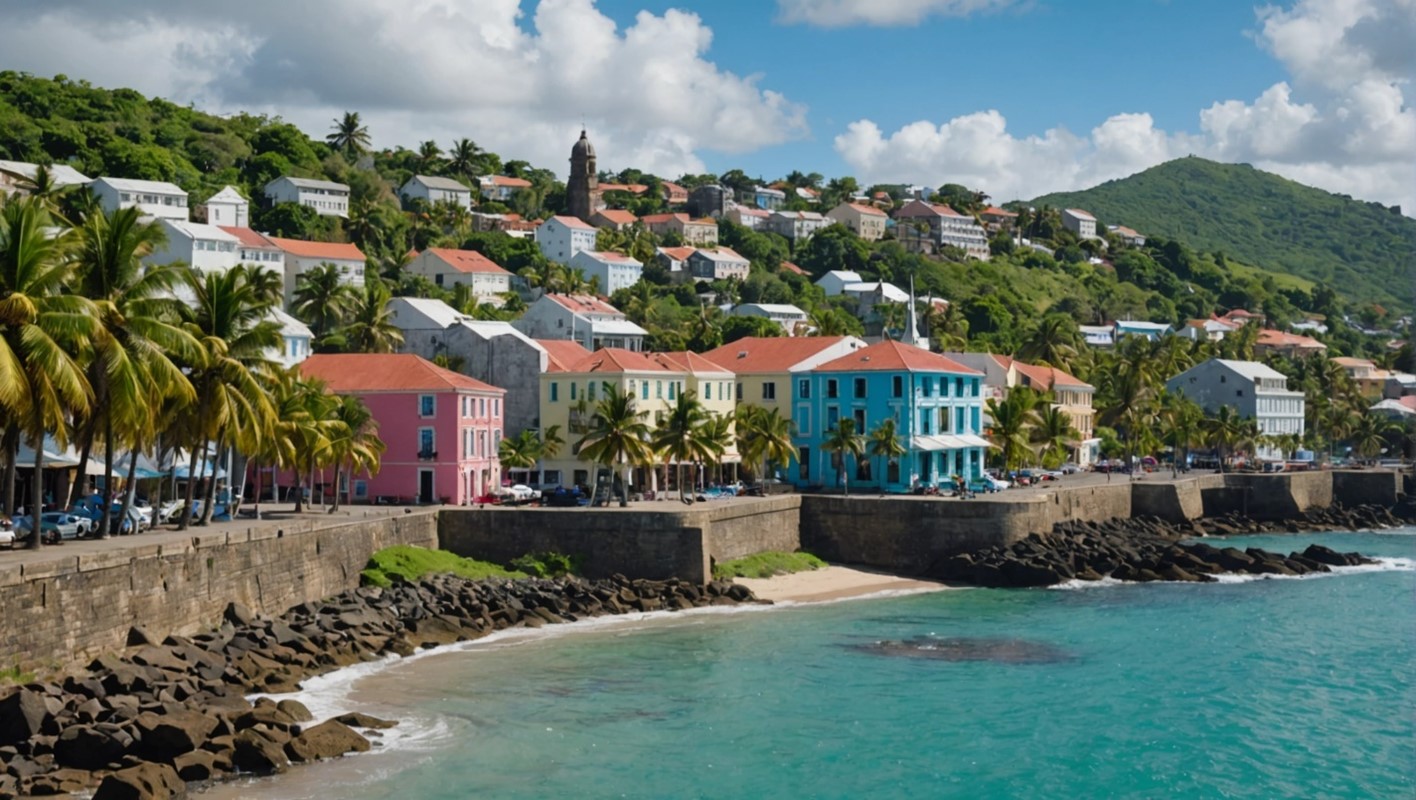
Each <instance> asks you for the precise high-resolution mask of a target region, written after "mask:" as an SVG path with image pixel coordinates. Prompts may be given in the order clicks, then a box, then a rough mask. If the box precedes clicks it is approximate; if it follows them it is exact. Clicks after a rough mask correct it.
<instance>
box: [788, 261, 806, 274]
mask: <svg viewBox="0 0 1416 800" xmlns="http://www.w3.org/2000/svg"><path fill="white" fill-rule="evenodd" d="M782 269H784V270H786V271H787V272H795V273H796V274H798V275H805V274H806V270H804V269H802V268H801V267H798V266H797V265H796V264H793V263H792V262H790V261H783V262H782Z"/></svg>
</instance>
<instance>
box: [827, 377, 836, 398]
mask: <svg viewBox="0 0 1416 800" xmlns="http://www.w3.org/2000/svg"><path fill="white" fill-rule="evenodd" d="M838 391H839V390H838V388H837V384H836V379H835V378H831V379H830V380H828V381H826V397H828V398H830V399H832V400H835V399H836V396H837V394H838Z"/></svg>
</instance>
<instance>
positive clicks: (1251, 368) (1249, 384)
mask: <svg viewBox="0 0 1416 800" xmlns="http://www.w3.org/2000/svg"><path fill="white" fill-rule="evenodd" d="M1165 388H1166V389H1168V390H1170V391H1172V392H1176V393H1179V394H1183V395H1185V396H1186V397H1188V398H1190V399H1191V400H1194V401H1195V402H1196V403H1199V404H1200V407H1201V408H1203V409H1204V410H1205V413H1207V414H1214V413H1216V412H1218V411H1219V409H1220V407H1221V406H1229V407H1231V408H1233V409H1234V410H1235V411H1236V412H1237V413H1238V414H1239V416H1241V417H1246V418H1249V419H1253V420H1256V421H1257V422H1258V424H1259V432H1260V433H1261V434H1263V435H1264V436H1281V435H1293V436H1298V437H1300V438H1301V437H1302V436H1303V432H1304V422H1303V419H1304V417H1303V414H1304V405H1305V400H1304V396H1303V393H1302V392H1295V391H1293V390H1291V389H1289V388H1288V378H1287V376H1285V375H1284V374H1283V373H1282V372H1279V371H1278V370H1276V369H1273V368H1272V367H1269V366H1267V365H1264V364H1260V363H1258V362H1257V361H1230V360H1227V359H1222V358H1211V359H1210V360H1208V361H1205V362H1202V363H1199V364H1196V365H1195V366H1193V367H1191V368H1189V369H1187V370H1185V371H1184V372H1182V373H1180V374H1179V375H1176V376H1175V377H1173V378H1171V379H1170V380H1169V381H1167V382H1166V384H1165ZM1257 456H1258V457H1259V458H1260V459H1265V460H1275V459H1282V458H1283V452H1282V451H1281V450H1279V449H1277V448H1275V447H1273V446H1271V445H1260V446H1259V448H1258V452H1257Z"/></svg>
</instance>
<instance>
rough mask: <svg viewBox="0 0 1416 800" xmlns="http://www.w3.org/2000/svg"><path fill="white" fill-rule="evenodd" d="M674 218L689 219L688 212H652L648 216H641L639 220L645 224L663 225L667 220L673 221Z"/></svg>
mask: <svg viewBox="0 0 1416 800" xmlns="http://www.w3.org/2000/svg"><path fill="white" fill-rule="evenodd" d="M673 220H678V221H679V222H688V221H689V220H688V215H687V214H650V215H649V216H647V217H640V218H639V221H640V222H643V223H644V224H645V225H662V224H664V223H666V222H672V221H673Z"/></svg>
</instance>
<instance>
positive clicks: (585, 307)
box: [543, 294, 620, 314]
mask: <svg viewBox="0 0 1416 800" xmlns="http://www.w3.org/2000/svg"><path fill="white" fill-rule="evenodd" d="M543 296H544V297H549V298H550V299H551V300H552V301H554V302H556V303H558V304H560V305H562V306H564V307H566V308H568V309H570V310H571V311H574V312H576V313H577V314H619V313H620V310H619V309H618V308H615V307H614V306H612V305H610V304H609V303H606V302H605V301H604V300H601V299H600V298H598V297H593V296H591V295H588V294H547V295H543Z"/></svg>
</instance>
